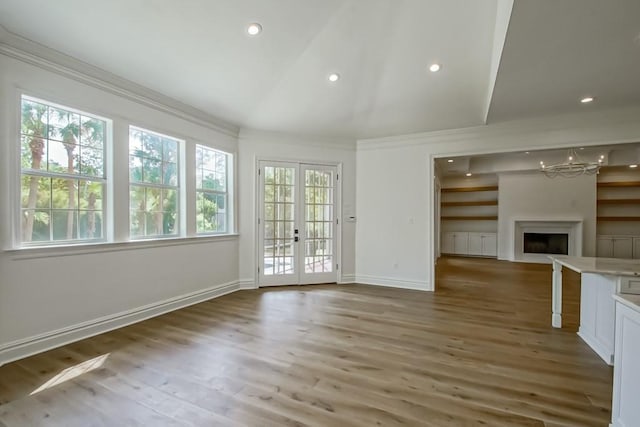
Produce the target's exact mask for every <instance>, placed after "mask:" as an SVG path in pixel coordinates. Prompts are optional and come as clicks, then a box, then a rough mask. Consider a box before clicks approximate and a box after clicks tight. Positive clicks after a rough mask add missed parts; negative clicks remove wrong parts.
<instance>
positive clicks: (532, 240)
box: [523, 233, 569, 255]
mask: <svg viewBox="0 0 640 427" xmlns="http://www.w3.org/2000/svg"><path fill="white" fill-rule="evenodd" d="M523 252H524V253H525V254H554V255H569V234H567V233H524V251H523Z"/></svg>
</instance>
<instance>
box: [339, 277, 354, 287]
mask: <svg viewBox="0 0 640 427" xmlns="http://www.w3.org/2000/svg"><path fill="white" fill-rule="evenodd" d="M350 283H356V275H355V274H343V275H342V277H340V281H339V282H338V284H339V285H343V284H350Z"/></svg>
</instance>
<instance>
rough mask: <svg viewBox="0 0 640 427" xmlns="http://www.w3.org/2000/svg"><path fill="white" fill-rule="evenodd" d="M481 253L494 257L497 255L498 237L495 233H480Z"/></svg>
mask: <svg viewBox="0 0 640 427" xmlns="http://www.w3.org/2000/svg"><path fill="white" fill-rule="evenodd" d="M482 255H484V256H490V257H494V256H497V255H498V239H497V236H496V233H486V234H483V235H482Z"/></svg>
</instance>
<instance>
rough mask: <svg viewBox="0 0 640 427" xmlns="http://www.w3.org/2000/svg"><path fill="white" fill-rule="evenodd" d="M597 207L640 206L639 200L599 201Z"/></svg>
mask: <svg viewBox="0 0 640 427" xmlns="http://www.w3.org/2000/svg"><path fill="white" fill-rule="evenodd" d="M598 204H599V205H640V199H600V200H598Z"/></svg>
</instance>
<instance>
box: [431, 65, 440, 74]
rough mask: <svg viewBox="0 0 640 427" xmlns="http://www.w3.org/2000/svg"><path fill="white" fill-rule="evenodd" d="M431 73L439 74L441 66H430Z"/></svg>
mask: <svg viewBox="0 0 640 427" xmlns="http://www.w3.org/2000/svg"><path fill="white" fill-rule="evenodd" d="M429 71H431V72H432V73H437V72H438V71H440V64H431V65H430V66H429Z"/></svg>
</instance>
